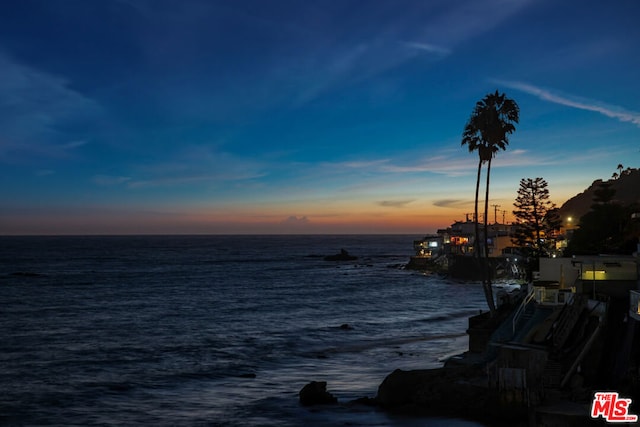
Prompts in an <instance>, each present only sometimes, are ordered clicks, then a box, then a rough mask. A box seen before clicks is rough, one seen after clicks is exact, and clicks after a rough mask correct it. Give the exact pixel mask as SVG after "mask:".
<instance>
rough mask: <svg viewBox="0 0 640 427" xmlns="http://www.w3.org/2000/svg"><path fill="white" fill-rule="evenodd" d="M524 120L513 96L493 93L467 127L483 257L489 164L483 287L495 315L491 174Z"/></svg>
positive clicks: (480, 103) (465, 134)
mask: <svg viewBox="0 0 640 427" xmlns="http://www.w3.org/2000/svg"><path fill="white" fill-rule="evenodd" d="M519 119H520V108H519V107H518V104H516V102H515V101H514V100H512V99H509V98H507V97H506V95H505V94H500V93H499V92H498V91H497V90H496V92H495V93H489V94H487V95H486V96H485V97H484V98H482V99H481V100H480V101H478V102H477V103H476V106H475V108H474V109H473V112H472V113H471V117H469V121H467V124H466V125H465V127H464V132H463V134H462V145H467V147H468V149H469V151H470V152H473V151H477V152H478V159H479V160H478V176H477V179H476V197H475V215H476V224H475V234H476V236H475V241H474V252H475V253H476V256H477V257H478V259H479V257H480V253H479V252H480V251H479V249H480V239H479V237H480V233H479V226H478V193H479V189H480V175H481V170H482V165H483V164H484V163H486V164H487V182H486V186H485V198H484V237H483V240H484V263H483V265H482V268H481V271H482V287H483V289H484V294H485V298H486V299H487V304H488V305H489V310H490V311H491V315H492V316H493V314H494V313H495V304H494V301H493V292H492V290H491V274H490V273H489V269H488V266H489V259H488V258H489V242H488V240H487V236H488V227H487V218H488V217H489V183H490V177H491V159H493V157H494V156H495V155H496V153H497V152H498V151H500V150H506V148H507V145H509V135H510V134H511V133H513V132H514V131H515V130H516V127H515V124H516V123H518V121H519Z"/></svg>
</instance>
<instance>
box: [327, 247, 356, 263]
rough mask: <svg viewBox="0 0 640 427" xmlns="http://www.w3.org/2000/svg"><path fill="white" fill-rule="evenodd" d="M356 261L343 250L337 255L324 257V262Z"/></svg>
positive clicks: (354, 257)
mask: <svg viewBox="0 0 640 427" xmlns="http://www.w3.org/2000/svg"><path fill="white" fill-rule="evenodd" d="M357 259H358V257H357V256H354V255H350V254H349V252H347V251H346V250H344V249H340V253H339V254H335V255H328V256H326V257H324V260H325V261H355V260H357Z"/></svg>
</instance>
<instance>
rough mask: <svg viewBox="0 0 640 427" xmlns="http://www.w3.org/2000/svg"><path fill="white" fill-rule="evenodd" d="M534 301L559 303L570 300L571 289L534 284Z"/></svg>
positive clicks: (571, 296)
mask: <svg viewBox="0 0 640 427" xmlns="http://www.w3.org/2000/svg"><path fill="white" fill-rule="evenodd" d="M533 289H534V293H535V298H536V301H538V302H539V303H541V304H551V305H561V304H566V303H569V302H571V300H572V298H573V295H574V294H573V291H572V290H571V289H558V288H546V287H544V286H534V287H533Z"/></svg>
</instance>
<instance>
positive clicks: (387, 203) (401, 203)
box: [378, 199, 415, 208]
mask: <svg viewBox="0 0 640 427" xmlns="http://www.w3.org/2000/svg"><path fill="white" fill-rule="evenodd" d="M414 201H415V199H407V200H383V201H381V202H378V205H380V206H384V207H389V208H403V207H405V206H406V205H408V204H409V203H411V202H414Z"/></svg>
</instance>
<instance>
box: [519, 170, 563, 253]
mask: <svg viewBox="0 0 640 427" xmlns="http://www.w3.org/2000/svg"><path fill="white" fill-rule="evenodd" d="M548 185H549V184H548V183H547V181H545V180H544V179H542V178H534V179H531V178H526V179H525V178H522V179H521V180H520V188H519V189H518V197H517V198H516V201H515V202H514V204H513V205H514V206H515V208H516V209H515V210H514V211H513V214H514V215H515V217H516V219H517V222H518V226H517V227H516V231H515V235H514V237H513V239H512V241H513V243H514V244H515V245H517V246H522V247H530V248H531V249H532V252H533V254H534V256H535V258H536V260H538V259H539V258H540V257H541V256H544V255H546V254H547V253H548V252H549V251H550V250H551V249H552V248H551V243H552V242H551V241H550V237H551V236H553V235H555V233H556V231H558V230H559V229H560V226H561V225H562V220H561V219H560V216H559V214H558V209H557V207H556V205H555V204H554V203H552V202H551V201H550V200H549V189H548V188H547V187H548Z"/></svg>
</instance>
